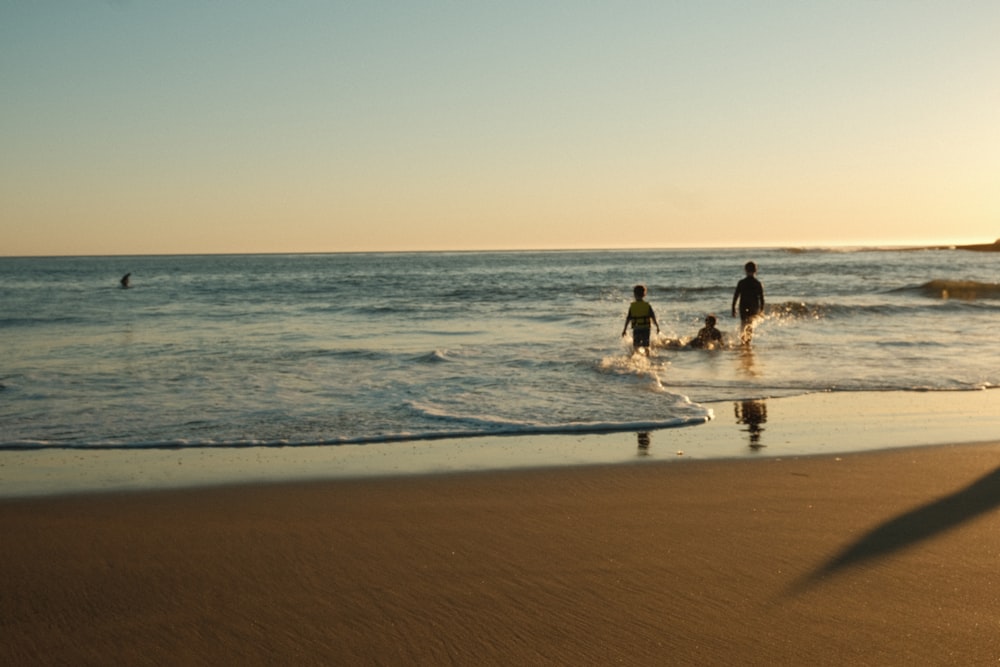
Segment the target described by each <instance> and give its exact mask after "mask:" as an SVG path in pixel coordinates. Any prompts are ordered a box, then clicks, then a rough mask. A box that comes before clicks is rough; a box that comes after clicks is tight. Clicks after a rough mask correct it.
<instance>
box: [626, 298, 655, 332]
mask: <svg viewBox="0 0 1000 667" xmlns="http://www.w3.org/2000/svg"><path fill="white" fill-rule="evenodd" d="M652 312H653V307H652V306H650V305H649V303H647V302H645V301H633V302H632V305H631V306H629V307H628V315H629V317H631V318H632V328H633V329H648V328H649V315H650V313H652Z"/></svg>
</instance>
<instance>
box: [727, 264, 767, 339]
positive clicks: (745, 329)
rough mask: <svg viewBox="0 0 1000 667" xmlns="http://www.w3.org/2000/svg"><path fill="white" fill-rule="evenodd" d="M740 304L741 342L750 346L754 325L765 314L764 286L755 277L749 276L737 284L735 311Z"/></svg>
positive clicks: (734, 300)
mask: <svg viewBox="0 0 1000 667" xmlns="http://www.w3.org/2000/svg"><path fill="white" fill-rule="evenodd" d="M737 301H739V303H740V341H741V342H742V343H744V344H748V343H749V342H750V339H751V338H752V337H753V323H754V320H755V319H757V316H758V315H760V314H761V313H763V312H764V286H763V285H762V284H761V283H760V281H759V280H757V279H756V278H755V277H753V276H747V277H746V278H744V279H743V280H741V281H740V282H738V283H737V284H736V291H735V292H733V311H734V314H735V311H736V302H737Z"/></svg>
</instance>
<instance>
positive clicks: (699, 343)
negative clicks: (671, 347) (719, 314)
mask: <svg viewBox="0 0 1000 667" xmlns="http://www.w3.org/2000/svg"><path fill="white" fill-rule="evenodd" d="M717 321H718V320H716V318H715V315H706V316H705V326H703V327H702V328H701V329H700V330H699V331H698V334H697V335H696V336H695V337H694V338H692V339H691V342H690V343H688V347H693V348H696V349H699V350H715V349H718V348H720V347H722V332H721V331H719V330H718V329H716V328H715V325H716V322H717Z"/></svg>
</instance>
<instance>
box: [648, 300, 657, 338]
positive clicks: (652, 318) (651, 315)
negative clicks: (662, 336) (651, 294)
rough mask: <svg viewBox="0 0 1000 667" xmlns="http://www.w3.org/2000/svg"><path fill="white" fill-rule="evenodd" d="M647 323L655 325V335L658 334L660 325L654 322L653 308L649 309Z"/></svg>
mask: <svg viewBox="0 0 1000 667" xmlns="http://www.w3.org/2000/svg"><path fill="white" fill-rule="evenodd" d="M649 321H650V322H652V323H653V324H655V325H656V333H660V323H659V322H657V321H656V313H654V312H653V307H652V306H650V307H649Z"/></svg>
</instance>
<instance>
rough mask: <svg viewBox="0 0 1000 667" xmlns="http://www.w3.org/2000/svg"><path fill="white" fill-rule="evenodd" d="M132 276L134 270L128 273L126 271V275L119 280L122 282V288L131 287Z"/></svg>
mask: <svg viewBox="0 0 1000 667" xmlns="http://www.w3.org/2000/svg"><path fill="white" fill-rule="evenodd" d="M131 277H132V272H131V271H130V272H128V273H126V274H125V275H124V276H122V279H121V280H120V281H119V282H121V284H122V289H128V288H129V281H130V280H131Z"/></svg>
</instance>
